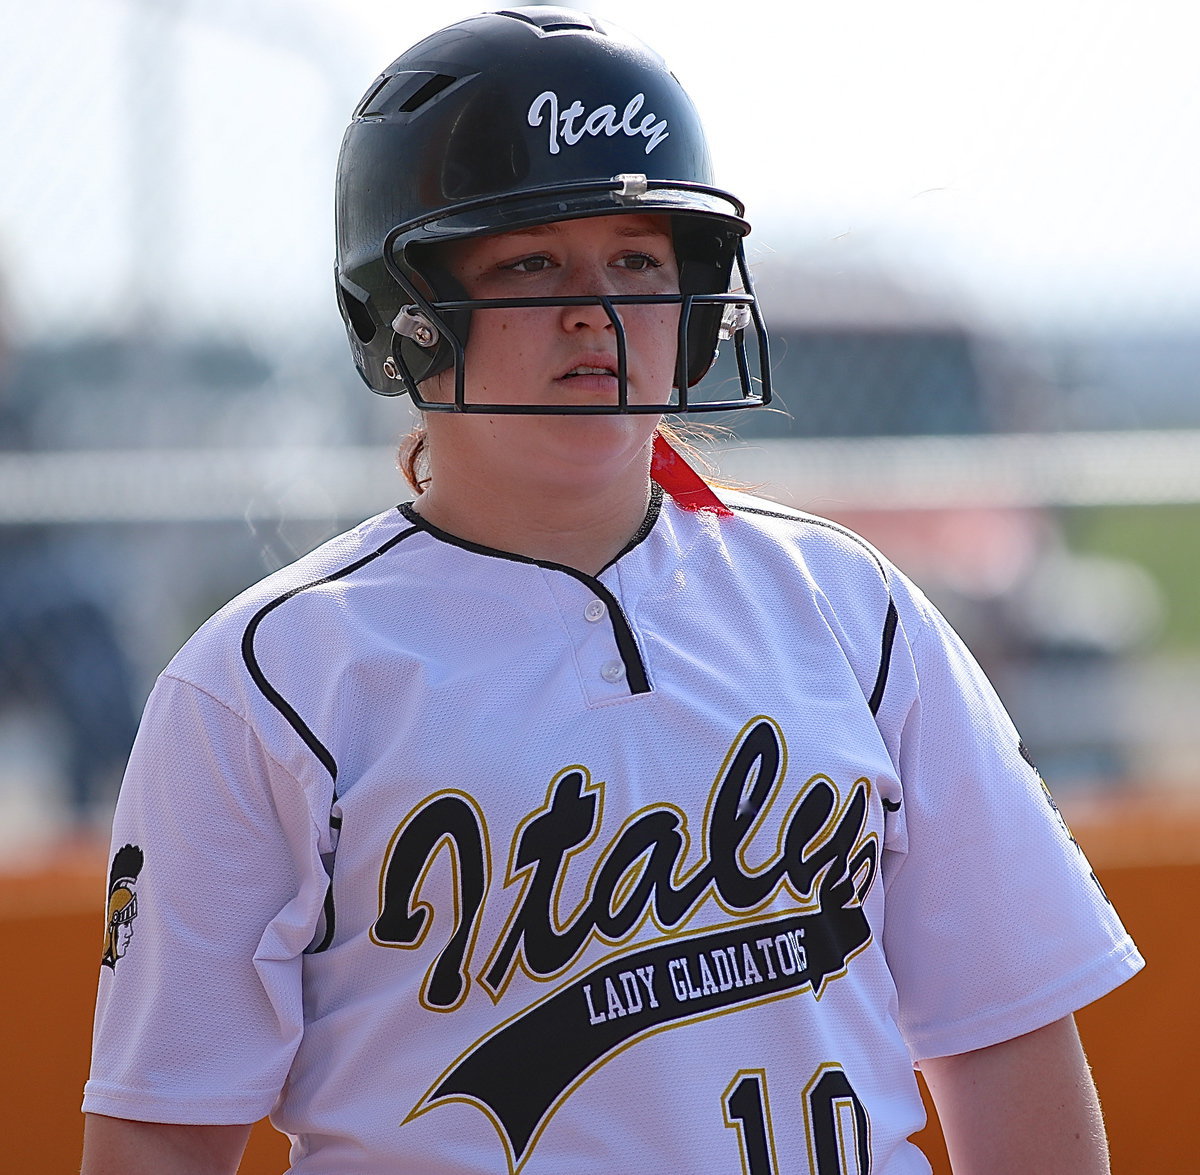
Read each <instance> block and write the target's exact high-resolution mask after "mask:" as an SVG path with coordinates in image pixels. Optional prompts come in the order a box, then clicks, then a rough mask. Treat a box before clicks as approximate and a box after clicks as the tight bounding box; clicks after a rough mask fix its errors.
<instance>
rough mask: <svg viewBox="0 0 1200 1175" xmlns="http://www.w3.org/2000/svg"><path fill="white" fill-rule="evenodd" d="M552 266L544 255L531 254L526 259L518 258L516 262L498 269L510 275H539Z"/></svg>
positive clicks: (510, 262) (507, 263) (551, 262)
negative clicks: (505, 270)
mask: <svg viewBox="0 0 1200 1175" xmlns="http://www.w3.org/2000/svg"><path fill="white" fill-rule="evenodd" d="M553 264H554V262H553V261H551V259H550V258H549V257H548V256H547V255H546V254H545V253H531V254H530V255H529V256H528V257H518V258H517V260H516V261H509V262H506V263H505V264H504V265H501V266H500V268H501V269H507V270H509V271H510V272H512V273H541V272H542V271H543V270H546V269H549V268H550V267H551V266H552V265H553Z"/></svg>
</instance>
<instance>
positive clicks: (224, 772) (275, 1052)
mask: <svg viewBox="0 0 1200 1175" xmlns="http://www.w3.org/2000/svg"><path fill="white" fill-rule="evenodd" d="M320 850H321V844H320V833H319V829H318V825H317V822H316V821H315V820H314V819H313V816H312V806H311V803H310V801H309V799H308V797H306V796H305V794H304V790H303V788H302V787H301V785H300V784H299V783H298V782H297V781H296V780H295V779H294V778H293V777H292V776H291V775H290V774H289V773H288V772H287V771H285V770H284V769H283V768H282V767H281V766H280V765H279V764H278V763H277V762H275V761H273V760H272V758H271V757H270V756H268V754H267V753H266V752H265V751H264V749H263V746H262V744H261V741H260V739H259V738H258V737H257V736H256V734H255V732H254V730H253V729H252V728H251V727H250V726H249V725H248V724H247V723H246V721H245V720H244V719H243V718H242V717H240V716H239V715H238V714H236V713H234V712H233V710H231V709H230V708H228V707H226V706H225V705H223V704H222V703H221V702H219V701H217V700H216V699H214V698H213V697H211V696H210V695H209V694H207V693H205V692H203V691H202V690H200V689H198V688H197V687H196V686H194V685H191V684H188V683H187V682H184V681H180V680H176V679H173V678H171V677H164V678H162V679H160V681H159V682H158V684H157V685H156V687H155V689H154V692H153V693H152V695H151V698H150V701H149V702H148V704H147V708H146V713H145V716H144V718H143V721H142V725H141V729H140V731H139V734H138V737H137V741H136V744H135V746H134V750H133V754H132V756H131V759H130V763H129V768H128V771H127V773H126V777H125V781H124V783H123V785H122V790H121V796H120V800H119V802H118V806H117V812H116V816H115V820H114V831H113V857H112V860H113V866H112V869H111V870H110V875H109V900H108V909H107V926H106V936H105V954H104V961H103V963H102V965H101V968H100V987H99V995H98V1002H97V1012H96V1022H95V1030H94V1039H93V1060H92V1072H91V1078H90V1080H89V1081H88V1083H87V1086H86V1088H85V1094H84V1107H83V1108H84V1110H85V1111H87V1112H91V1113H98V1114H106V1115H109V1116H112V1117H123V1118H132V1119H135V1120H142V1121H157V1122H174V1123H185V1124H193V1123H208V1124H214V1125H220V1124H234V1123H245V1122H253V1121H256V1120H258V1119H259V1118H261V1117H262V1116H263V1115H264V1114H266V1113H267V1112H268V1111H269V1110H270V1109H271V1107H272V1105H273V1104H274V1102H275V1100H276V1098H277V1096H278V1094H279V1091H280V1088H281V1086H282V1084H283V1082H284V1079H285V1077H286V1074H287V1072H288V1068H289V1065H290V1064H291V1060H292V1056H293V1054H294V1052H295V1049H296V1047H297V1045H298V1042H299V1039H300V1035H301V1031H302V1027H303V1005H302V999H301V962H302V956H303V952H304V950H305V948H306V947H307V946H308V945H309V944H310V943H311V942H312V939H313V936H314V933H315V929H316V926H317V923H318V921H319V918H320V914H321V908H322V904H323V901H324V895H325V889H326V881H327V878H326V874H325V872H324V868H323V866H322V864H321V856H320ZM131 911H132V913H131Z"/></svg>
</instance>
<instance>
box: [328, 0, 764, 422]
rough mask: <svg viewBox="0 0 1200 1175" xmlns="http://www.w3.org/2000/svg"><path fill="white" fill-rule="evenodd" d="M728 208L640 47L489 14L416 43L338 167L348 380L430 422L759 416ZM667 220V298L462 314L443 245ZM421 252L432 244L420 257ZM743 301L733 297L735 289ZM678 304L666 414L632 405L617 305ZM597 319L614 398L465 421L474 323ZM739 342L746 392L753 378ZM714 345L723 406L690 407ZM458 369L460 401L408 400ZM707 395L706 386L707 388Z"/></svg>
mask: <svg viewBox="0 0 1200 1175" xmlns="http://www.w3.org/2000/svg"><path fill="white" fill-rule="evenodd" d="M742 212H743V209H742V205H741V204H740V202H739V201H737V200H736V199H735V198H734V197H733V196H731V195H730V194H729V193H727V192H724V191H721V190H720V189H718V188H715V187H713V186H712V183H711V172H710V167H709V161H708V152H707V147H706V144H705V141H704V136H703V132H702V130H701V128H700V124H699V120H698V118H697V116H696V113H695V110H694V108H693V107H692V104H691V102H690V100H689V99H688V97H687V95H686V94H685V93H684V91H683V90H682V88H681V87H680V86H679V83H678V82H677V81H676V80H675V78H674V76H673V75H672V74H671V73H670V72H669V71H668V70H667V68H666V66H665V65H664V64H663V63H662V61H661V60H660V59H659V58H658V57H657V56H656V55H655V54H654V53H653V52H652V51H650V50H649V49H647V48H646V47H645V46H644V45H642V44H641V43H640V42H637V41H635V40H633V39H632V38H630V37H628V36H627V35H626V34H624V33H620V32H617V31H616V30H613V29H612V28H611V27H609V26H607V25H601V24H600V23H599V22H598V21H596V20H595V19H594V18H592V17H591V16H587V15H585V14H582V13H577V12H572V11H569V10H566V9H555V8H543V7H539V8H529V9H513V10H509V11H506V12H499V13H487V14H484V15H482V16H478V17H473V18H470V19H469V20H465V21H462V22H460V23H458V24H456V25H451V26H450V27H449V28H446V29H443V30H441V31H440V32H438V33H434V34H433V35H432V36H430V37H427V38H426V39H425V40H424V41H422V42H421V43H420V44H418V45H416V46H414V48H412V49H410V50H409V51H408V52H407V53H405V54H404V55H403V56H402V57H400V58H399V59H398V60H397V61H395V62H393V64H392V65H391V66H389V67H388V69H387V70H385V71H384V73H383V74H382V75H381V76H380V77H379V78H378V79H376V81H375V83H374V84H373V85H372V87H371V89H370V90H369V91H368V93H367V95H366V96H365V97H364V99H363V100H362V102H360V104H359V106H358V108H357V110H356V111H355V115H354V119H353V121H352V122H351V124H350V127H349V129H348V130H347V132H346V136H345V139H344V141H343V145H342V153H341V156H340V159H339V164H338V188H337V224H338V241H337V246H338V248H337V288H338V301H339V305H340V308H341V311H342V316H343V319H344V321H345V323H346V329H347V335H348V337H349V340H350V345H351V349H352V351H353V353H354V357H355V361H356V364H357V366H358V369H359V372H360V374H361V375H362V377H363V379H364V380H365V382H366V383H367V384H368V386H370V387H371V388H372V390H374V391H376V392H378V393H380V394H382V395H401V394H404V393H407V394H408V395H410V396H411V397H412V399H413V401H414V402H415V403H416V404H417V405H418V407H420V408H422V409H424V410H427V411H459V412H490V413H504V412H519V413H537V414H559V413H562V414H581V413H584V414H593V413H623V412H666V413H672V412H697V411H716V410H728V409H730V408H740V407H752V406H756V405H758V404H762V403H766V402H767V401H768V400H769V398H770V380H769V370H768V368H769V361H768V355H767V343H766V332H765V328H764V325H763V322H762V316H761V313H760V311H759V308H758V305H757V302H756V301H755V299H754V293H753V287H752V284H751V281H750V275H749V272H748V269H747V266H746V262H745V257H744V253H743V249H742V238H743V237H744V235H745V234H746V233H747V232H748V231H749V226H748V224H747V223H746V222H745V220H744V219H742ZM622 213H644V214H657V215H666V216H667V217H669V219H670V222H671V228H672V238H673V242H674V247H675V253H676V258H677V261H678V264H679V272H680V292H679V294H678V295H674V294H670V295H655V296H652V297H650V296H643V295H637V296H634V295H624V296H616V295H606V294H604V293H603V292H602V291H597V293H596V294H595V295H594V296H591V297H583V298H554V299H548V298H541V299H516V300H514V299H509V300H495V299H487V300H484V299H471V298H468V297H467V296H466V292H465V291H464V290H463V289H462V287H461V285H460V284H459V283H458V282H457V281H456V280H455V279H454V278H453V276H452V275H451V274H450V273H449V272H448V271H447V269H446V268H445V266H444V264H440V263H439V261H440V258H441V254H442V252H443V251H441V250H438V249H437V248H436V246H437V245H439V244H444V243H448V242H453V241H460V240H466V239H470V238H473V237H480V236H488V235H491V234H495V233H503V232H508V231H512V230H514V229H519V228H526V227H531V226H535V225H541V224H548V223H552V222H557V221H564V220H572V219H577V218H580V217H591V216H608V215H619V214H622ZM431 246H434V247H432V248H431ZM731 277H734V278H735V279H736V280H737V281H740V283H741V290H740V291H739V292H737V293H731V292H730V290H729V286H730V279H731ZM648 302H649V303H664V302H669V303H674V304H676V305H678V306H680V328H679V340H680V342H679V346H678V353H677V358H676V379H675V385H676V386H675V388H674V390H673V392H672V396H671V400H670V402H669V403H662V404H631V403H630V402H629V396H628V383H627V378H626V377H627V372H626V363H625V330H624V325H623V323H622V320H621V311H622V307H623V306H625V305H630V304H646V303H648ZM581 303H587V304H592V305H601V306H603V307H604V310H605V313H606V314H607V315H608V317H609V320H610V321H611V322H612V324H613V327H614V334H615V337H616V346H617V353H618V354H617V359H618V367H619V371H618V391H617V394H616V396H615V398H614V400H613V401H612V402H611V403H607V404H604V405H597V404H594V403H593V404H588V405H567V404H564V405H554V406H534V405H528V404H526V405H516V404H495V403H489V404H485V403H473V402H470V401H469V399H468V396H467V391H466V389H467V381H466V379H465V364H466V342H467V336H468V333H469V329H470V321H471V315H472V313H473V312H474V311H476V310H482V309H485V308H487V307H496V308H499V307H511V306H514V305H516V306H522V307H524V306H536V305H545V306H566V305H571V304H581ZM747 332H752V334H753V336H754V339H755V342H756V347H755V348H754V350H755V352H756V353H755V355H754V356H753V358H754V359H756V360H757V369H758V374H759V382H757V384H756V381H755V379H754V377H753V376H752V374H751V366H752V364H751V358H752V356H751V349H750V348H748V347H747V345H746V334H747ZM720 338H729V339H730V340H731V341H732V343H733V346H734V350H735V355H736V358H737V366H738V375H739V379H738V383H739V388H738V390H737V394H736V395H735V396H729V395H724V394H722V390H721V389H718V390H717V394H716V395H715V396H714V395H713V394H712V392H711V391H708V390H704V391H700V390H693V389H695V388H696V385H698V384H699V383H700V381H701V379H702V377H703V376H704V374H705V373H706V372H707V371H708V369H709V367H710V366H711V364H712V361H713V358H714V356H715V352H716V348H717V343H718V341H719V339H720ZM451 367H453V368H454V385H455V394H454V396H453V398H452V399H451V400H450V401H449V402H446V401H443V400H432V399H430V398H428V397H427V396H426V395H424V394H422V392H421V387H420V385H421V384H422V383H423V382H424V381H425V380H427V379H429V378H430V377H431V376H434V375H436V374H438V373H439V372H442V371H445V370H447V369H449V368H451ZM709 382H710V383H711V382H713V381H709Z"/></svg>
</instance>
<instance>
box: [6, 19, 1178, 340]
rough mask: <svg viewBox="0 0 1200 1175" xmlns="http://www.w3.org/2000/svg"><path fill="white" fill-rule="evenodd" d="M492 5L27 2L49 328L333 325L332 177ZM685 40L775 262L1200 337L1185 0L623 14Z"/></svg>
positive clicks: (16, 70) (671, 44) (659, 35)
mask: <svg viewBox="0 0 1200 1175" xmlns="http://www.w3.org/2000/svg"><path fill="white" fill-rule="evenodd" d="M479 8H480V5H478V4H475V3H465V4H460V3H452V2H446V3H437V2H432V3H425V4H415V3H412V2H410V0H391V2H384V0H38V2H37V3H29V0H0V13H2V16H3V25H2V27H3V30H4V39H5V45H6V49H7V53H6V55H5V56H6V65H5V70H4V71H3V76H2V77H0V152H2V154H0V265H2V266H3V268H4V270H5V271H6V274H7V284H8V286H9V291H10V293H9V298H10V304H11V307H12V313H13V316H14V317H15V319H16V322H17V324H18V327H19V329H20V330H21V331H22V333H25V334H28V335H32V336H38V335H45V334H51V333H55V334H56V333H61V332H64V331H65V332H68V333H69V332H72V331H80V330H88V329H92V328H94V327H101V328H120V327H122V326H125V325H127V324H128V322H129V321H130V319H131V318H141V319H143V320H144V319H147V318H149V319H150V320H152V321H153V320H157V321H160V322H163V323H166V324H167V325H176V324H180V323H187V322H200V323H220V324H229V323H234V324H236V327H237V329H241V330H245V331H246V332H247V333H248V334H251V335H253V334H255V333H257V332H259V331H260V330H261V331H266V332H270V333H276V332H283V333H284V334H285V335H286V334H287V333H289V332H290V333H291V334H293V335H294V337H295V338H296V339H297V340H300V339H302V338H303V337H304V336H305V334H306V333H307V332H309V331H311V330H313V329H319V328H323V327H326V326H328V325H329V324H330V322H336V312H335V311H334V309H333V305H334V304H333V297H332V283H331V276H330V274H331V264H332V243H331V242H332V177H333V170H334V164H335V160H336V153H337V147H338V142H339V140H340V136H341V132H342V129H343V127H344V125H345V122H346V119H347V118H348V116H349V113H350V111H351V109H352V108H353V106H354V104H355V102H356V101H357V99H358V97H359V96H360V95H361V93H362V92H363V91H364V90H365V89H366V88H367V85H368V83H369V82H370V80H371V78H372V77H373V76H374V75H375V74H376V73H377V72H379V70H380V69H381V68H382V67H383V66H385V65H386V64H387V63H388V62H389V61H391V60H392V59H393V58H394V57H396V56H397V55H398V54H399V53H400V52H401V51H402V50H403V49H404V48H405V47H407V46H408V45H409V44H411V43H413V42H414V41H416V40H417V39H419V38H420V37H421V36H422V35H424V34H425V33H427V32H429V31H431V30H432V29H434V28H437V27H439V26H440V25H442V24H445V23H448V22H449V21H451V20H454V19H456V18H458V17H461V16H465V15H469V14H471V13H473V12H475V11H478V10H479ZM591 11H593V12H595V13H597V14H598V15H601V16H605V17H608V18H610V19H612V20H613V21H614V22H616V23H618V24H621V25H624V26H625V27H627V28H629V29H630V30H632V31H634V32H635V33H637V34H638V35H640V36H641V37H642V38H643V39H644V40H646V41H647V42H649V43H650V44H651V45H653V46H654V47H655V48H656V49H658V50H659V51H660V52H661V53H662V54H663V55H664V56H665V57H666V58H667V61H668V63H669V64H670V65H671V66H672V68H673V69H674V71H675V72H676V74H677V75H678V76H679V78H680V79H681V81H682V82H683V83H684V85H685V87H687V88H688V90H689V91H690V92H691V94H692V96H693V98H694V99H695V101H696V103H697V105H698V107H699V108H700V111H701V114H702V116H703V117H704V119H705V121H706V124H707V126H708V128H709V134H710V141H711V146H712V149H713V154H714V157H715V160H716V165H717V171H718V181H719V182H721V183H723V184H724V185H725V186H727V187H729V188H730V189H731V190H733V191H735V192H736V193H737V194H739V195H740V196H742V197H743V198H744V199H745V201H746V203H747V205H748V207H749V214H750V217H751V219H752V220H753V222H754V225H755V231H754V234H753V237H752V242H751V243H752V250H751V252H752V257H753V258H754V259H755V260H756V262H757V263H758V264H759V266H760V267H761V266H769V265H781V264H784V263H790V262H791V261H792V260H793V259H795V258H800V259H801V260H803V261H805V262H806V263H808V264H813V265H820V266H824V267H832V268H834V269H856V268H859V267H864V266H868V267H870V266H874V267H882V268H885V269H888V270H892V271H894V272H896V273H898V274H900V275H901V276H902V277H903V278H905V279H906V280H912V281H914V282H917V283H919V284H925V285H927V286H930V287H935V288H938V289H941V290H943V291H946V292H948V293H949V295H950V296H951V297H956V298H962V299H963V300H964V301H968V302H971V303H972V304H974V305H977V306H980V307H982V308H983V309H984V310H985V311H986V312H987V313H990V314H992V315H994V316H996V317H998V318H1004V317H1008V318H1013V319H1016V320H1018V321H1021V322H1027V323H1032V324H1036V323H1038V322H1045V323H1047V324H1054V323H1058V322H1068V323H1069V322H1082V321H1090V320H1098V321H1100V322H1124V321H1132V322H1137V323H1147V322H1159V321H1166V322H1169V323H1174V324H1179V323H1189V322H1194V321H1195V319H1196V316H1197V314H1198V312H1200V212H1198V209H1200V98H1198V97H1197V90H1198V87H1197V85H1196V66H1195V46H1196V26H1197V17H1196V16H1195V10H1194V7H1193V6H1192V5H1191V4H1189V3H1186V2H1185V0H1148V2H1147V0H1141V2H1138V0H1106V2H1104V3H1096V2H1095V0H1090V2H1088V3H1083V2H1080V0H1036V2H1033V0H1006V2H1005V3H1002V4H1001V3H992V2H982V3H963V2H962V0H905V3H902V4H897V3H896V2H895V0H858V2H856V3H840V4H831V3H828V2H827V0H826V2H823V3H819V4H817V3H806V2H803V0H799V2H797V0H788V2H784V3H774V2H767V0H759V2H757V3H753V2H751V3H731V2H730V0H721V2H717V0H668V2H659V0H640V2H635V0H596V2H595V3H593V4H592V5H591Z"/></svg>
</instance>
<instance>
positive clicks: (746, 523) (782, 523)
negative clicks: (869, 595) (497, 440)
mask: <svg viewBox="0 0 1200 1175" xmlns="http://www.w3.org/2000/svg"><path fill="white" fill-rule="evenodd" d="M720 496H721V500H722V501H723V502H724V503H725V505H726V506H728V507H729V509H730V510H732V511H733V515H734V517H735V518H736V519H738V520H740V522H741V524H742V525H741V526H739V527H738V528H737V537H736V539H733V540H732V541H735V542H743V543H750V544H753V543H766V544H775V545H777V546H780V547H782V548H783V549H784V550H786V551H787V552H789V553H790V554H791V555H792V556H793V557H794V558H798V559H800V560H802V561H803V562H804V564H805V565H806V566H807V567H809V568H810V569H812V570H813V571H819V572H820V573H821V574H822V575H829V574H841V575H844V576H851V577H857V578H861V580H862V582H863V584H864V586H865V585H874V586H875V587H877V588H878V587H883V588H884V589H885V590H886V588H887V587H888V585H889V583H890V581H891V579H892V578H893V577H894V576H895V574H896V571H895V568H893V567H892V566H891V564H890V563H889V562H888V561H887V560H886V559H885V558H884V556H883V555H882V554H880V552H879V551H878V550H877V549H876V548H875V547H873V546H872V545H871V544H870V543H869V542H868V541H867V540H866V539H864V538H863V537H862V536H861V535H858V534H856V533H855V532H854V531H852V530H850V529H849V528H848V527H845V526H842V525H841V524H840V523H837V522H833V521H831V520H830V519H828V518H822V517H821V516H820V515H817V514H809V513H807V512H805V511H803V510H796V509H793V508H792V507H790V506H784V505H781V504H780V503H778V502H774V501H771V500H770V499H769V498H762V497H758V496H757V495H754V494H749V493H743V492H741V491H736V490H722V491H721V494H720Z"/></svg>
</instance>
